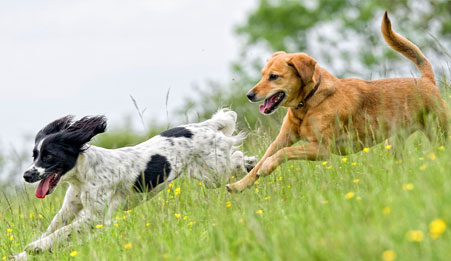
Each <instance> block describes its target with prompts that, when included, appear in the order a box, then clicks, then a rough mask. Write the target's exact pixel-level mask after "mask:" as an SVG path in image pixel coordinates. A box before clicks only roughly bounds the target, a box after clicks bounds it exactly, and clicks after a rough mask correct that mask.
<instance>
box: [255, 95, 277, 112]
mask: <svg viewBox="0 0 451 261" xmlns="http://www.w3.org/2000/svg"><path fill="white" fill-rule="evenodd" d="M273 99H274V97H270V98H268V99H266V100H265V102H264V103H263V104H260V106H258V110H259V111H260V113H262V114H265V111H266V110H267V109H269V108H271V106H272V105H273V104H274V102H273Z"/></svg>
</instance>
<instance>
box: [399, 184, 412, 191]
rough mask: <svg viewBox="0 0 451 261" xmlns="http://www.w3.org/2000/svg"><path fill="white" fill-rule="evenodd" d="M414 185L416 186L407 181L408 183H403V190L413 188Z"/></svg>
mask: <svg viewBox="0 0 451 261" xmlns="http://www.w3.org/2000/svg"><path fill="white" fill-rule="evenodd" d="M413 187H414V186H413V184H412V183H407V184H404V185H402V189H403V190H412V189H413Z"/></svg>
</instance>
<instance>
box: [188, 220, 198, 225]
mask: <svg viewBox="0 0 451 261" xmlns="http://www.w3.org/2000/svg"><path fill="white" fill-rule="evenodd" d="M195 224H196V221H191V222H189V223H188V226H193V225H195Z"/></svg>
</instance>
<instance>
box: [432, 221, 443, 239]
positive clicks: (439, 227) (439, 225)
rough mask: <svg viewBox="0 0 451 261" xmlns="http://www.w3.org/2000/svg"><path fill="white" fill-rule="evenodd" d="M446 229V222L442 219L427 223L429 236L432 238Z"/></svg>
mask: <svg viewBox="0 0 451 261" xmlns="http://www.w3.org/2000/svg"><path fill="white" fill-rule="evenodd" d="M445 230H446V223H445V221H444V220H443V219H441V218H438V219H435V220H432V221H431V223H429V236H430V237H431V238H432V239H437V238H439V237H440V236H441V235H442V234H443V232H445Z"/></svg>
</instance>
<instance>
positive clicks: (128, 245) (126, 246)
mask: <svg viewBox="0 0 451 261" xmlns="http://www.w3.org/2000/svg"><path fill="white" fill-rule="evenodd" d="M124 248H125V249H130V248H132V243H127V244H125V245H124Z"/></svg>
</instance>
